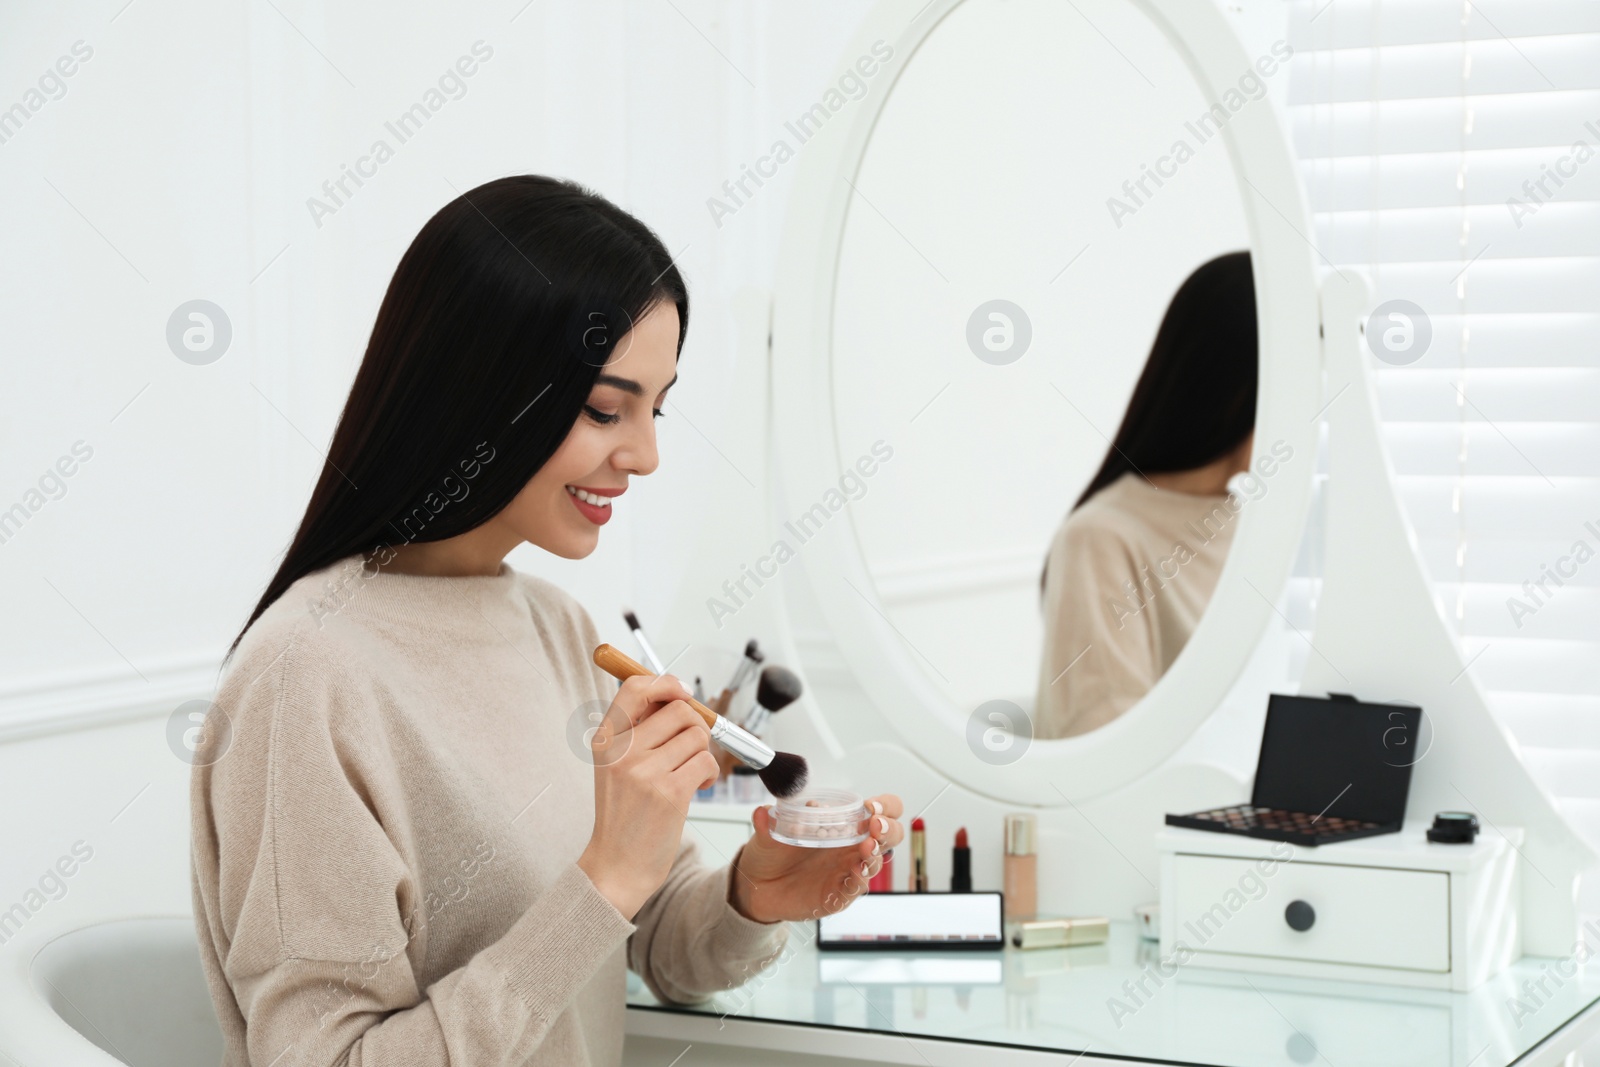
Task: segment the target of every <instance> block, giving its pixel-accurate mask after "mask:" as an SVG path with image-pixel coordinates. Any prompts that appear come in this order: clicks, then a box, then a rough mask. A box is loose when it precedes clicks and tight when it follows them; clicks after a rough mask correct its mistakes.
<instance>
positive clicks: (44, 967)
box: [0, 915, 222, 1067]
mask: <svg viewBox="0 0 1600 1067" xmlns="http://www.w3.org/2000/svg"><path fill="white" fill-rule="evenodd" d="M0 961H3V962H4V965H3V966H0V1019H4V1020H5V1025H4V1026H3V1027H0V1060H4V1058H5V1056H7V1055H9V1056H10V1057H11V1058H12V1059H14V1060H16V1062H18V1063H21V1064H41V1065H43V1064H49V1065H50V1067H117V1065H119V1064H124V1065H127V1067H217V1065H218V1064H219V1063H221V1062H222V1032H221V1030H220V1029H219V1028H218V1026H217V1020H216V1014H215V1012H214V1011H213V1009H212V1007H211V995H210V993H209V991H208V990H207V988H206V981H205V974H204V972H203V971H202V970H201V969H200V950H199V946H198V945H197V944H196V942H195V931H194V922H193V920H192V919H190V918H189V917H188V916H186V915H185V916H153V917H141V918H123V919H113V920H109V921H106V922H100V923H96V924H94V925H91V926H84V927H79V928H77V929H72V930H68V931H65V932H57V933H48V932H47V933H42V934H39V935H35V936H34V937H32V938H31V939H28V940H27V941H23V940H22V939H20V938H19V939H18V941H17V943H14V944H11V945H8V946H6V948H5V949H4V950H3V951H0Z"/></svg>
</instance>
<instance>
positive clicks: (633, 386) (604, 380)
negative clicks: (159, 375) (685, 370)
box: [595, 374, 678, 396]
mask: <svg viewBox="0 0 1600 1067" xmlns="http://www.w3.org/2000/svg"><path fill="white" fill-rule="evenodd" d="M595 384H596V385H609V386H611V387H612V388H613V389H621V390H622V391H623V392H624V393H627V394H628V395H629V396H644V386H642V385H640V384H639V383H638V382H636V381H634V380H633V379H632V378H619V377H617V376H616V375H615V374H602V375H600V377H598V378H596V379H595ZM676 384H678V376H677V375H676V374H674V375H673V376H672V381H670V382H668V383H667V384H666V385H663V386H662V387H661V391H662V392H663V393H664V392H666V391H667V390H668V389H671V388H672V387H673V386H674V385H676Z"/></svg>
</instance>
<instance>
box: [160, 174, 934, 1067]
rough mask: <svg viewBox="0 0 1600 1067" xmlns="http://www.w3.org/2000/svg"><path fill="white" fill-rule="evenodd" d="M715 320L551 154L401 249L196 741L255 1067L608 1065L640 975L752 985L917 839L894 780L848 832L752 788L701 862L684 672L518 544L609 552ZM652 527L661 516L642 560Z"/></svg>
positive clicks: (219, 933) (231, 1026) (217, 892)
mask: <svg viewBox="0 0 1600 1067" xmlns="http://www.w3.org/2000/svg"><path fill="white" fill-rule="evenodd" d="M688 313H689V298H688V291H687V289H686V287H685V284H684V280H683V278H682V276H681V275H680V274H679V272H678V269H677V268H676V267H675V266H674V265H673V262H672V257H671V256H670V255H669V254H668V252H667V249H666V248H665V247H664V246H663V245H662V243H661V241H660V240H659V239H658V238H657V236H656V235H655V234H654V233H652V232H651V231H650V230H649V229H648V228H647V227H646V226H645V225H644V224H643V223H642V222H640V221H639V220H638V219H636V218H634V217H633V216H631V215H629V214H627V213H626V212H624V211H622V210H621V209H619V208H617V207H616V206H615V205H613V204H612V203H610V202H609V201H607V200H605V199H603V198H601V197H599V196H597V195H595V194H593V193H591V192H589V191H588V190H585V189H583V188H582V187H581V186H578V185H575V184H573V183H570V182H562V181H557V180H555V179H551V178H542V177H538V176H535V175H526V176H519V177H510V178H502V179H498V180H496V181H493V182H490V183H488V184H486V185H482V186H479V187H478V188H476V189H473V190H472V191H471V192H469V193H466V194H463V195H462V196H460V197H458V198H456V199H455V200H453V201H452V202H450V203H449V204H447V205H445V207H444V208H442V209H441V210H440V211H439V212H438V213H437V214H435V215H434V216H433V217H432V218H431V219H430V220H429V221H428V222H427V223H426V225H424V226H423V227H422V230H421V231H420V232H419V233H418V235H417V237H416V239H415V240H414V241H413V242H412V244H411V246H410V248H409V249H407V251H406V253H405V255H404V257H402V259H401V260H400V264H399V266H398V267H397V268H396V270H395V274H394V277H393V279H392V280H391V282H390V284H389V288H388V292H387V294H386V295H385V296H384V299H383V303H382V305H381V306H380V308H379V310H378V315H377V322H376V324H375V326H374V328H373V331H372V336H371V340H370V341H369V343H368V345H367V350H366V355H365V356H364V358H363V359H362V363H361V367H360V369H359V371H358V372H357V374H356V378H355V382H354V384H353V386H352V388H351V392H350V396H349V399H348V401H347V403H346V405H345V409H344V414H343V415H342V417H341V418H340V420H339V424H338V428H337V430H336V431H335V432H334V436H333V441H332V443H331V444H330V446H329V449H328V454H327V463H326V465H325V466H324V468H323V470H322V474H321V477H320V479H319V480H318V482H317V484H316V488H315V490H314V491H313V493H312V495H311V500H310V503H309V506H308V507H307V509H306V513H305V515H304V517H303V519H302V520H301V522H300V526H299V530H298V532H297V533H296V534H295V536H294V540H293V542H292V543H291V544H290V545H289V547H288V550H287V553H286V555H285V557H284V559H283V562H282V564H281V566H280V567H279V569H278V572H277V574H276V575H275V576H274V577H273V578H272V580H271V582H270V583H269V584H268V586H267V589H266V592H265V594H264V595H263V596H262V598H261V601H260V603H259V604H258V605H257V606H256V608H255V610H254V611H253V612H252V613H251V615H250V619H249V622H248V623H247V624H246V628H245V631H244V632H243V633H242V634H241V635H240V636H239V638H237V639H236V642H235V647H234V648H233V649H232V653H231V665H230V667H229V669H228V672H227V674H226V676H225V678H224V679H223V681H222V684H221V687H220V689H219V692H218V694H217V697H216V700H215V701H214V703H213V705H212V708H211V710H210V712H208V714H207V726H206V729H205V732H204V736H203V738H202V740H201V743H200V745H199V747H198V749H197V750H196V752H195V761H194V762H195V765H194V771H193V778H192V786H191V794H190V799H191V827H192V830H191V833H192V838H191V842H192V849H191V859H192V886H193V900H194V913H195V920H196V926H197V932H198V935H199V940H200V950H201V963H202V966H203V968H204V971H205V974H206V978H207V981H208V985H209V987H210V990H211V995H212V1003H213V1004H214V1005H215V1007H216V1009H217V1018H218V1022H219V1023H220V1024H221V1028H222V1035H223V1038H224V1041H225V1046H226V1052H225V1057H224V1061H223V1062H224V1063H225V1064H226V1065H228V1067H243V1065H244V1064H247V1063H250V1064H258V1065H260V1064H269V1063H275V1064H278V1065H279V1067H330V1065H333V1064H340V1065H348V1067H360V1065H369V1067H370V1065H373V1064H382V1065H385V1067H436V1065H437V1067H444V1065H446V1064H455V1065H467V1064H473V1065H478V1064H527V1063H533V1062H538V1063H560V1064H591V1065H601V1064H605V1065H615V1064H617V1063H620V1062H621V1059H622V1031H623V1014H624V993H625V982H624V977H625V973H624V972H625V970H626V969H627V968H631V969H633V970H634V971H635V972H637V973H638V974H639V975H640V976H641V977H642V979H643V980H644V983H645V985H646V986H647V987H648V988H649V989H650V990H651V991H652V992H654V994H655V995H656V996H657V997H658V998H660V999H661V1000H664V1001H678V1002H682V1001H695V1000H703V999H705V998H706V997H707V996H708V995H710V994H711V993H713V992H715V991H718V990H722V989H726V988H730V987H732V986H735V985H738V984H740V983H742V982H743V981H745V979H747V978H749V977H751V976H753V975H755V974H757V973H758V972H759V971H761V970H762V968H764V967H765V966H767V965H768V964H770V963H771V962H772V961H773V960H774V959H775V958H776V956H777V954H778V953H779V951H780V950H781V949H782V947H783V945H784V942H785V929H786V928H785V926H784V921H785V920H798V919H811V918H815V917H818V916H821V915H827V914H831V913H832V912H835V911H838V910H840V909H841V908H843V907H844V906H845V905H846V904H848V903H849V901H850V900H851V899H853V897H854V895H856V894H858V893H861V892H865V890H866V888H867V883H868V881H869V880H870V879H871V878H872V876H873V875H875V874H876V873H877V872H878V870H879V868H880V867H881V865H882V863H883V857H884V855H885V854H886V852H887V850H889V849H891V848H892V847H893V846H894V845H895V844H896V843H897V842H899V841H900V840H901V838H902V836H903V831H902V829H901V826H900V823H899V820H898V817H899V815H900V814H901V802H900V799H899V798H898V797H896V796H894V795H892V794H881V795H879V796H877V797H874V798H871V799H870V801H869V802H870V804H871V805H872V806H873V807H874V809H875V817H874V818H873V819H872V820H871V829H870V834H869V837H868V839H867V840H865V841H862V842H860V843H859V844H857V845H854V846H850V847H841V848H800V847H796V846H793V845H788V844H784V843H782V842H779V841H777V840H776V839H774V838H773V837H772V835H771V833H770V826H771V823H770V818H771V812H770V811H769V809H768V808H766V807H757V808H756V809H755V812H754V814H753V816H752V827H751V830H752V832H751V834H750V837H749V839H748V841H746V842H745V843H744V844H743V845H742V846H740V847H739V848H738V849H736V850H734V853H733V855H732V856H730V857H725V859H726V863H723V862H720V861H721V860H722V859H724V857H715V856H714V857H712V859H713V862H712V863H711V864H710V865H708V864H706V863H703V862H701V860H700V857H699V850H698V848H697V846H696V843H695V840H694V838H693V837H692V836H691V837H688V838H686V837H685V836H684V821H685V815H686V813H687V810H688V805H689V801H690V799H691V798H692V797H693V796H694V793H695V791H696V789H697V788H698V787H700V786H702V785H705V784H707V783H709V782H711V781H714V780H715V779H716V777H717V761H716V759H715V758H714V757H713V755H712V754H711V752H710V751H708V748H707V744H708V740H709V736H710V735H709V732H708V731H707V730H706V728H705V724H704V723H703V722H702V721H701V720H700V718H699V716H698V715H696V714H695V712H694V711H693V710H692V709H691V708H690V706H689V705H688V704H687V703H686V702H685V699H684V698H686V697H687V696H688V695H689V691H688V689H686V688H685V687H684V685H683V683H682V682H681V681H680V680H679V679H677V678H675V677H673V676H672V675H670V674H662V675H659V676H657V677H650V676H641V677H636V678H630V679H629V680H628V681H626V682H624V683H622V685H621V686H620V687H619V686H618V685H617V684H616V683H615V682H614V681H613V680H612V679H611V678H610V677H609V676H608V675H606V674H604V673H603V672H602V671H601V670H600V668H598V667H597V666H595V664H594V663H593V661H592V660H591V658H590V657H591V654H592V652H593V650H594V648H595V646H596V644H598V643H599V636H598V634H597V633H596V630H595V626H594V622H593V621H592V620H591V619H590V617H589V615H588V613H587V612H586V611H585V610H584V609H583V607H582V605H580V604H579V603H578V601H577V600H576V599H574V598H573V597H572V596H571V595H570V594H568V593H566V592H564V591H563V590H561V589H560V588H558V587H557V586H555V585H554V584H553V583H551V582H548V581H545V580H543V579H540V578H536V577H534V576H532V575H527V574H522V573H520V572H518V571H517V570H514V569H513V568H512V567H511V566H510V565H509V564H508V563H507V562H506V559H505V557H506V556H507V554H508V553H510V552H511V551H512V550H513V549H515V548H517V547H519V546H521V545H523V544H525V543H526V544H532V545H535V546H537V547H539V548H540V549H543V550H544V551H546V552H548V553H550V554H551V555H553V556H559V557H563V558H566V559H572V560H577V559H582V558H583V557H586V556H589V555H590V554H592V553H593V552H594V551H595V548H596V547H597V546H598V544H599V541H600V536H601V526H602V525H603V524H604V523H605V522H606V521H607V520H608V519H609V518H610V516H611V514H612V508H613V507H619V506H627V504H625V503H624V502H623V493H624V491H625V490H627V489H629V488H630V487H631V486H632V485H633V484H634V483H635V481H636V480H637V479H640V478H643V477H645V476H647V475H649V474H650V473H651V472H652V471H654V470H655V469H656V467H657V466H658V464H659V461H660V457H659V455H658V453H657V450H656V430H655V420H656V419H657V417H659V416H660V415H661V414H662V411H661V408H662V406H663V404H664V403H665V401H666V398H667V392H668V390H669V389H671V388H672V387H673V383H675V382H676V381H677V380H678V357H679V354H680V352H681V351H682V348H683V343H684V338H685V335H686V333H687V329H688V322H689V319H688ZM681 521H684V522H694V521H696V518H695V516H694V515H693V514H691V513H689V512H685V513H684V515H683V516H682V517H681ZM659 536H660V530H659V528H658V527H657V526H653V525H648V524H646V525H642V526H641V527H640V528H638V529H637V530H636V531H635V533H634V538H635V540H636V542H637V545H636V547H637V548H638V550H639V551H640V552H641V553H642V556H641V558H642V559H645V560H649V559H652V558H653V556H652V552H651V550H652V548H653V546H654V545H655V544H656V542H657V539H658V538H659ZM591 566H592V565H591ZM219 720H220V725H219ZM214 726H215V727H216V728H213V727H214Z"/></svg>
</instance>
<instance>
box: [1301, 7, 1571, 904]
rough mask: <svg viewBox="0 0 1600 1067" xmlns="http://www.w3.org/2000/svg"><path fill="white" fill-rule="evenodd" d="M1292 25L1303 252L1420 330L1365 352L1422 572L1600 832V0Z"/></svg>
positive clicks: (1427, 10)
mask: <svg viewBox="0 0 1600 1067" xmlns="http://www.w3.org/2000/svg"><path fill="white" fill-rule="evenodd" d="M1289 22H1290V33H1289V41H1290V43H1291V45H1293V47H1294V49H1295V56H1294V58H1293V60H1292V62H1291V70H1290V81H1289V118H1290V122H1291V124H1292V137H1293V141H1294V145H1295V149H1296V152H1297V153H1298V155H1299V159H1300V163H1301V166H1302V168H1303V173H1304V177H1305V181H1306V185H1307V190H1308V193H1309V197H1310V202H1311V207H1312V211H1313V213H1314V220H1313V221H1314V227H1313V232H1314V237H1313V240H1314V242H1315V244H1316V246H1317V250H1318V251H1319V252H1320V253H1321V255H1322V256H1323V257H1324V259H1325V260H1326V261H1329V262H1331V263H1334V264H1338V265H1340V266H1345V265H1350V266H1356V267H1361V268H1363V269H1365V270H1366V271H1367V273H1368V275H1369V277H1370V278H1371V279H1372V280H1373V282H1374V283H1375V286H1376V290H1377V291H1376V294H1375V296H1376V302H1377V303H1378V304H1379V305H1381V304H1382V303H1383V302H1385V301H1389V300H1405V301H1409V302H1411V303H1412V304H1415V305H1416V306H1418V307H1420V308H1421V309H1422V310H1423V312H1424V315H1425V316H1426V323H1427V326H1428V327H1429V328H1430V329H1431V341H1430V342H1429V344H1428V346H1427V348H1426V350H1425V351H1422V352H1421V354H1420V355H1418V354H1417V352H1416V349H1420V345H1419V346H1416V348H1414V349H1413V350H1412V351H1410V352H1407V353H1404V354H1402V355H1401V357H1400V358H1396V357H1395V356H1394V354H1392V353H1391V354H1390V357H1389V358H1387V359H1385V360H1384V361H1382V362H1380V361H1377V360H1374V362H1373V365H1374V366H1375V367H1377V368H1378V369H1377V372H1376V377H1377V387H1378V395H1379V403H1380V414H1381V417H1382V426H1383V433H1384V436H1385V440H1386V443H1387V445H1388V448H1389V454H1390V456H1391V457H1392V460H1393V464H1394V468H1395V472H1396V475H1397V477H1398V479H1399V490H1400V493H1401V496H1402V498H1403V503H1404V505H1405V508H1406V511H1407V513H1408V514H1409V517H1410V519H1411V523H1412V526H1413V527H1414V529H1415V530H1416V534H1417V539H1418V545H1419V548H1420V550H1421V552H1422V555H1423V557H1424V561H1425V563H1426V566H1427V568H1428V571H1429V575H1430V577H1431V578H1432V580H1433V581H1434V582H1435V584H1436V588H1437V590H1438V592H1439V596H1440V599H1441V602H1442V603H1443V605H1444V607H1445V609H1446V614H1447V617H1448V618H1449V620H1450V621H1451V622H1452V623H1453V624H1454V625H1455V626H1456V627H1457V629H1458V633H1459V635H1460V637H1461V640H1462V644H1463V648H1464V651H1465V654H1466V656H1467V658H1468V659H1469V660H1470V662H1471V670H1472V671H1473V672H1474V673H1475V675H1476V676H1477V678H1478V679H1479V681H1480V682H1481V683H1482V684H1483V686H1484V687H1485V688H1486V689H1487V690H1488V692H1489V697H1490V701H1491V704H1492V706H1493V708H1494V710H1495V713H1496V715H1497V716H1498V717H1499V718H1500V720H1501V721H1502V722H1503V723H1504V724H1505V725H1506V726H1507V727H1508V728H1509V729H1510V730H1511V732H1512V734H1513V735H1514V736H1515V737H1516V738H1517V740H1518V741H1519V743H1520V744H1521V746H1522V750H1523V758H1524V759H1525V760H1526V761H1527V763H1528V764H1529V766H1530V767H1531V768H1532V769H1533V772H1534V774H1535V775H1536V776H1537V777H1538V779H1539V780H1540V781H1541V782H1543V783H1544V784H1545V785H1546V786H1547V787H1548V788H1549V789H1550V790H1551V791H1552V792H1553V793H1555V794H1556V796H1557V797H1558V798H1559V800H1560V802H1561V804H1562V807H1563V809H1564V810H1565V812H1566V813H1567V815H1568V817H1569V819H1571V820H1572V822H1573V824H1574V825H1575V826H1576V827H1577V828H1578V829H1579V831H1580V832H1582V833H1583V834H1584V835H1585V836H1587V837H1588V838H1589V839H1590V840H1591V841H1596V842H1600V4H1597V3H1594V2H1593V0H1292V2H1291V4H1290V6H1289ZM1596 881H1597V880H1596V879H1592V878H1591V879H1587V880H1586V882H1588V883H1590V884H1586V886H1585V888H1584V901H1583V904H1584V908H1585V910H1586V911H1600V885H1595V884H1593V883H1595V882H1596Z"/></svg>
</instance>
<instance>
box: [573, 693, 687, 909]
mask: <svg viewBox="0 0 1600 1067" xmlns="http://www.w3.org/2000/svg"><path fill="white" fill-rule="evenodd" d="M688 696H690V692H689V689H688V688H687V687H686V686H685V685H684V684H683V683H682V682H681V681H679V680H678V679H677V678H674V677H673V676H672V675H670V674H663V675H660V676H659V677H658V676H654V675H648V674H642V675H638V676H637V677H633V678H629V679H627V680H626V681H624V682H623V683H622V686H621V688H619V689H618V690H617V695H616V699H614V700H613V701H612V702H611V706H610V707H609V708H607V709H606V713H605V716H604V717H603V718H602V720H601V722H600V725H599V726H598V727H597V728H596V729H595V732H594V735H593V737H592V738H591V739H590V743H589V748H590V751H591V752H593V754H594V832H593V834H591V835H590V837H589V845H588V847H587V848H585V849H584V850H583V855H582V856H580V857H579V858H578V866H579V867H581V868H583V871H584V873H585V874H587V875H588V876H589V880H590V881H592V882H593V883H594V884H595V888H597V889H599V890H600V892H601V894H602V895H603V896H605V898H606V899H607V900H609V901H611V903H612V904H613V905H614V906H615V907H616V909H617V910H618V911H619V912H621V913H622V915H623V917H625V918H627V919H629V920H632V919H633V917H634V916H635V915H637V914H638V913H639V909H640V908H642V907H644V903H645V901H646V900H648V899H650V895H651V894H652V893H654V892H655V891H656V890H657V889H659V888H660V887H661V883H662V882H664V881H666V878H667V873H668V872H669V871H671V870H672V863H673V860H675V859H676V858H677V855H678V847H679V844H680V842H681V840H682V838H683V824H684V820H685V819H686V818H687V817H688V813H689V802H690V800H692V799H693V797H694V793H695V790H697V789H700V788H702V787H703V786H705V785H707V784H709V783H711V782H714V781H716V778H717V760H716V757H714V756H713V755H712V754H711V751H710V744H711V731H710V730H709V729H707V728H706V724H705V721H704V720H703V719H701V718H700V714H699V712H697V711H695V710H694V709H693V708H691V707H690V706H689V705H688V704H687V703H685V701H684V698H686V697H688Z"/></svg>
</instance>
